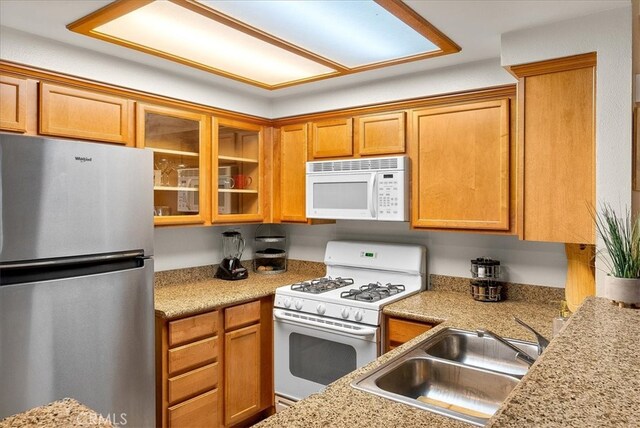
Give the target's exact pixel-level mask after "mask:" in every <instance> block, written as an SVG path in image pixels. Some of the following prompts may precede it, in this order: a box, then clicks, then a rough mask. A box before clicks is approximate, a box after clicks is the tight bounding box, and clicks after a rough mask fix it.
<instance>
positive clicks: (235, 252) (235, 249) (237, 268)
mask: <svg viewBox="0 0 640 428" xmlns="http://www.w3.org/2000/svg"><path fill="white" fill-rule="evenodd" d="M243 251H244V238H242V235H241V234H240V232H236V231H233V230H228V231H226V232H222V253H223V255H224V259H222V261H221V262H220V266H218V271H217V272H216V278H220V279H225V280H227V281H236V280H238V279H245V278H247V277H248V276H249V271H247V269H246V268H244V267H242V265H241V264H240V257H242V252H243Z"/></svg>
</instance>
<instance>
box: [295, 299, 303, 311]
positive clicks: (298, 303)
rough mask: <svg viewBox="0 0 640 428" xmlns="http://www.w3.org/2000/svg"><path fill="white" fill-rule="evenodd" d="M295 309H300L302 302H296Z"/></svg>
mask: <svg viewBox="0 0 640 428" xmlns="http://www.w3.org/2000/svg"><path fill="white" fill-rule="evenodd" d="M296 309H297V310H300V309H302V300H296Z"/></svg>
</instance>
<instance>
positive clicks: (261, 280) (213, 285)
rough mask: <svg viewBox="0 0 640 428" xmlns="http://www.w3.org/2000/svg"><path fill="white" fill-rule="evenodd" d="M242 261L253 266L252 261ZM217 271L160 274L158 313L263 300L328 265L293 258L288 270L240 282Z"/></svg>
mask: <svg viewBox="0 0 640 428" xmlns="http://www.w3.org/2000/svg"><path fill="white" fill-rule="evenodd" d="M242 263H243V265H244V266H245V267H248V268H250V266H251V262H250V261H247V262H244V261H243V262H242ZM214 273H215V267H214V266H204V267H202V268H195V269H180V270H175V271H168V272H158V273H156V275H155V292H154V296H155V309H156V315H159V316H161V317H163V318H168V319H171V318H178V317H183V316H187V315H192V314H197V313H201V312H206V311H210V310H213V309H216V308H219V307H222V306H228V305H233V304H236V303H242V302H248V301H250V300H255V299H259V298H261V297H265V296H269V295H272V294H274V293H275V290H276V288H278V287H280V286H282V285H287V284H293V283H294V282H298V281H302V280H307V279H313V278H318V277H321V276H324V275H325V273H326V267H325V265H324V264H323V263H317V262H307V261H301V260H289V261H288V264H287V272H285V273H282V274H276V275H261V274H258V273H254V272H249V278H247V279H243V280H240V281H224V280H221V279H216V278H214V277H213V275H214Z"/></svg>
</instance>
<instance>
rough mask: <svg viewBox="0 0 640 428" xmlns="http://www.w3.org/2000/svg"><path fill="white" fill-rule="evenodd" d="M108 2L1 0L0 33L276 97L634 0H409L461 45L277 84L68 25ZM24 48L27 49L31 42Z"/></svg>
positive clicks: (432, 62)
mask: <svg viewBox="0 0 640 428" xmlns="http://www.w3.org/2000/svg"><path fill="white" fill-rule="evenodd" d="M238 1H239V2H242V0H238ZM292 1H293V0H292ZM234 2H235V1H234ZM110 3H112V2H111V1H109V0H28V1H26V0H0V26H1V27H0V41H1V40H2V31H3V30H2V28H11V29H16V30H19V31H23V32H26V33H29V34H33V35H37V36H40V37H44V38H46V39H49V40H54V41H56V42H59V43H63V44H65V45H67V46H70V47H74V48H75V49H78V48H81V49H86V50H89V51H93V52H96V53H98V54H99V55H103V56H104V57H105V58H114V59H116V60H117V61H122V60H126V61H129V62H132V63H138V64H143V65H145V66H147V67H152V68H154V69H156V70H161V71H163V72H165V73H167V75H171V76H175V77H177V78H182V79H189V80H192V81H198V82H202V83H204V84H206V85H209V86H210V87H212V88H213V87H217V88H221V89H223V90H225V91H234V92H236V93H238V94H246V95H249V96H252V97H260V99H264V100H269V99H272V100H276V99H288V98H298V97H304V96H305V95H307V94H313V93H323V92H331V91H338V90H343V89H345V88H349V87H357V86H362V85H368V84H369V83H372V82H375V81H380V80H383V79H398V78H402V76H405V75H415V74H416V73H426V72H429V71H431V70H436V69H441V68H445V67H452V66H456V65H460V64H465V63H470V62H474V61H481V60H485V59H489V58H493V59H497V58H499V57H500V37H501V34H504V33H507V32H510V31H518V30H522V29H525V28H531V27H536V26H540V25H545V24H548V23H552V22H559V21H563V20H566V19H571V18H576V17H579V16H584V15H589V14H593V13H598V12H602V11H605V10H609V9H615V8H618V7H628V6H629V1H628V0H573V1H540V0H457V1H451V0H405V3H406V4H407V5H408V6H409V7H411V9H413V10H414V11H415V12H416V13H417V14H418V15H420V16H422V17H423V18H425V19H428V20H429V22H430V23H431V24H433V25H434V26H435V27H436V28H438V29H439V30H441V31H442V32H443V33H445V34H447V35H448V36H449V37H450V38H451V39H452V40H455V42H456V43H457V44H458V45H459V46H460V47H461V48H462V51H461V52H459V53H457V54H455V55H444V56H439V57H437V58H430V59H426V60H422V61H413V62H406V63H402V64H398V65H394V66H390V67H384V68H376V69H372V70H367V71H364V72H361V73H354V74H350V75H345V76H341V77H336V78H332V79H324V80H318V81H313V82H309V83H305V84H304V85H296V86H291V87H288V88H283V89H280V90H277V91H271V90H268V89H264V88H259V87H257V86H253V85H248V84H246V83H242V82H240V81H236V80H230V79H228V78H224V77H221V76H219V75H216V74H212V73H208V72H205V71H203V70H200V69H195V68H192V67H185V66H184V65H182V64H179V63H176V62H173V61H167V60H165V59H163V58H159V57H155V56H151V55H142V54H141V53H140V52H139V51H135V50H132V49H128V48H125V47H122V46H119V45H116V44H112V43H104V42H103V41H101V40H96V39H93V38H90V37H85V36H83V35H80V34H77V33H74V32H71V31H69V30H67V28H66V25H67V24H69V23H70V22H74V21H76V20H78V19H80V18H81V17H83V16H85V15H87V14H89V13H91V12H93V11H95V10H96V9H98V8H100V7H103V6H107V5H109V4H110ZM23 48H24V49H25V50H28V49H29V46H24V47H23ZM7 53H8V51H6V50H5V51H4V52H3V50H1V49H0V58H2V59H8V60H11V59H12V58H11V57H7V55H6V54H7ZM25 57H28V55H26V56H25ZM33 59H34V61H35V62H33V63H32V65H34V66H40V67H43V68H46V69H52V70H54V71H55V70H57V68H56V67H58V66H52V65H51V64H50V62H49V61H48V60H47V58H44V57H42V58H41V57H40V56H38V57H37V58H33ZM29 64H31V63H29ZM83 67H84V66H81V67H78V68H77V70H76V69H75V68H74V67H73V66H69V67H66V66H65V67H64V68H63V69H60V70H58V71H62V72H66V73H70V74H74V75H79V76H83V77H88V78H91V73H90V72H91V70H90V69H86V67H84V68H83ZM74 70H75V71H74ZM176 82H177V84H178V83H179V82H180V80H176Z"/></svg>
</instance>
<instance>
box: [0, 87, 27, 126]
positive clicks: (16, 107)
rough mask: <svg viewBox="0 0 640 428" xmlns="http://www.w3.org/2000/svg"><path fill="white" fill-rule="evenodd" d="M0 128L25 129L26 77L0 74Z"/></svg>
mask: <svg viewBox="0 0 640 428" xmlns="http://www.w3.org/2000/svg"><path fill="white" fill-rule="evenodd" d="M0 130H3V131H12V132H26V131H27V79H22V78H20V77H13V76H5V75H0Z"/></svg>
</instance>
